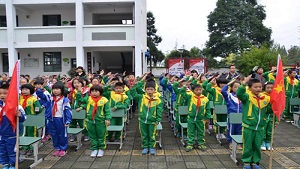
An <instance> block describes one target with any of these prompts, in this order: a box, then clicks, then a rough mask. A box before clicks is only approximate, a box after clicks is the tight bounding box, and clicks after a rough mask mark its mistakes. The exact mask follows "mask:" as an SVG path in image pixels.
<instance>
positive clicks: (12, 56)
mask: <svg viewBox="0 0 300 169" xmlns="http://www.w3.org/2000/svg"><path fill="white" fill-rule="evenodd" d="M5 8H6V22H7V46H8V62H9V76H11V75H12V73H13V70H14V66H15V63H16V62H17V60H18V51H17V50H16V49H15V45H14V42H15V30H14V28H15V27H16V8H15V6H14V5H13V1H12V0H6V5H5Z"/></svg>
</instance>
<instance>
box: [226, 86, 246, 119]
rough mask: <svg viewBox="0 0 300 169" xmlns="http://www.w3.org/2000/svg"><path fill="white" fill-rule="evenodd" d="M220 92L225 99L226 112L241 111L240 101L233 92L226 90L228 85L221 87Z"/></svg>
mask: <svg viewBox="0 0 300 169" xmlns="http://www.w3.org/2000/svg"><path fill="white" fill-rule="evenodd" d="M221 93H222V95H223V97H224V99H225V102H226V106H227V112H228V114H229V113H241V112H242V102H241V101H240V100H239V99H238V98H237V96H236V94H235V93H233V92H232V93H230V92H228V85H225V86H224V87H223V88H222V91H221Z"/></svg>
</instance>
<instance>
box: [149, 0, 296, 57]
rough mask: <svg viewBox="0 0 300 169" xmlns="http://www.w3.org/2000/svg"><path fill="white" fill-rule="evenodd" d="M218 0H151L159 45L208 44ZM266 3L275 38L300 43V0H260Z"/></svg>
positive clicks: (287, 43)
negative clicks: (209, 23)
mask: <svg viewBox="0 0 300 169" xmlns="http://www.w3.org/2000/svg"><path fill="white" fill-rule="evenodd" d="M216 2H217V0H184V1H182V0H147V9H148V11H152V12H153V14H154V16H155V19H156V24H155V25H156V28H157V30H158V31H157V34H158V35H160V36H162V38H163V41H162V42H161V44H160V45H159V46H158V48H159V49H160V50H162V51H163V52H164V53H167V52H168V51H171V50H173V49H174V48H175V46H176V44H177V48H182V47H184V48H185V49H190V48H192V47H193V46H197V47H199V48H201V49H202V48H204V47H205V42H206V41H207V40H208V39H209V37H208V36H209V33H208V31H207V16H208V15H209V13H210V12H211V11H213V10H214V9H215V7H216ZM258 3H260V4H262V5H264V6H265V10H266V14H267V18H266V20H265V21H264V25H265V26H266V27H269V28H272V31H273V32H272V39H273V40H274V41H275V43H278V44H280V45H284V46H285V47H286V49H289V48H290V47H291V46H299V45H300V0H286V1H283V0H258Z"/></svg>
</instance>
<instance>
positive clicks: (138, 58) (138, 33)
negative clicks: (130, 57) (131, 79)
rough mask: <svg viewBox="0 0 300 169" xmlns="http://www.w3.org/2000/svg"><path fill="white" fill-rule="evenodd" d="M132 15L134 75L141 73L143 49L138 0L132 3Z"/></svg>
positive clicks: (140, 10)
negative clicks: (133, 24) (133, 26)
mask: <svg viewBox="0 0 300 169" xmlns="http://www.w3.org/2000/svg"><path fill="white" fill-rule="evenodd" d="M134 8H135V9H134V12H135V14H134V16H135V18H134V19H135V21H134V23H135V51H134V53H135V54H134V56H135V70H134V71H135V76H141V75H142V74H143V66H146V65H143V58H142V57H144V56H141V55H143V51H142V42H141V34H142V19H143V18H142V2H141V1H140V0H136V1H135V4H134Z"/></svg>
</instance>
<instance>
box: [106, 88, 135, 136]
mask: <svg viewBox="0 0 300 169" xmlns="http://www.w3.org/2000/svg"><path fill="white" fill-rule="evenodd" d="M103 96H104V97H106V98H107V99H108V100H109V103H110V107H111V111H112V114H113V113H114V111H115V110H117V109H125V111H126V109H127V108H128V105H129V104H130V100H129V98H128V96H127V95H126V94H125V93H124V84H123V83H121V82H117V83H115V85H114V91H108V89H107V87H105V88H104V93H103ZM110 124H112V125H122V118H120V117H118V118H117V117H114V118H112V119H111V120H110ZM113 133H114V132H108V136H107V137H106V139H107V140H112V136H113ZM121 137H122V136H121V132H116V134H115V140H114V141H115V142H119V141H120V140H121V139H122V138H121Z"/></svg>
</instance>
